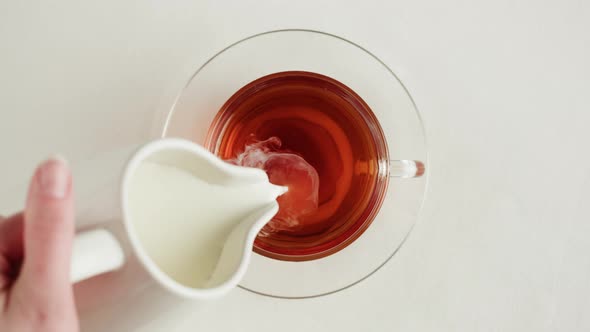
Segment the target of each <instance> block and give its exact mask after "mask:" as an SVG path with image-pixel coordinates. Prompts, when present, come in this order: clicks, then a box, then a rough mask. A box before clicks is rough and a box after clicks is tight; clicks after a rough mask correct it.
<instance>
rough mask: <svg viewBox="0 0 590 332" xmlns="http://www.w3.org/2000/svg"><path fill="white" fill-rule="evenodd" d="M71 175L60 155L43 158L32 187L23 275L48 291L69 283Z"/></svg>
mask: <svg viewBox="0 0 590 332" xmlns="http://www.w3.org/2000/svg"><path fill="white" fill-rule="evenodd" d="M73 210H74V209H73V199H72V179H71V173H70V170H69V167H68V165H67V163H66V162H65V161H64V160H63V159H61V158H52V159H49V160H47V161H45V162H43V163H42V164H41V165H40V166H39V167H38V168H37V170H36V171H35V175H34V176H33V179H32V181H31V184H30V187H29V193H28V197H27V203H26V208H25V214H24V250H25V252H24V254H25V257H24V262H23V268H22V273H21V276H23V277H24V278H25V279H29V280H31V281H32V282H33V283H34V284H35V285H37V287H40V288H41V289H43V292H47V291H49V290H51V289H54V290H63V289H64V286H66V287H69V285H70V281H69V272H70V256H71V248H72V238H73V234H74V211H73Z"/></svg>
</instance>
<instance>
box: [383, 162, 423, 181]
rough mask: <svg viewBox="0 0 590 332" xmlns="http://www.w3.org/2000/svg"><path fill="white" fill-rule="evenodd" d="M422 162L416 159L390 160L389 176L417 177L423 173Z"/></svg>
mask: <svg viewBox="0 0 590 332" xmlns="http://www.w3.org/2000/svg"><path fill="white" fill-rule="evenodd" d="M424 171H425V168H424V163H423V162H421V161H418V160H390V161H389V176H391V177H396V178H404V179H405V178H417V177H420V176H422V175H424Z"/></svg>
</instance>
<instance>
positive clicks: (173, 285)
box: [71, 139, 286, 299]
mask: <svg viewBox="0 0 590 332" xmlns="http://www.w3.org/2000/svg"><path fill="white" fill-rule="evenodd" d="M91 168H92V169H90V170H87V172H88V173H86V174H83V175H81V176H75V178H74V181H75V189H76V199H77V202H78V203H82V204H78V205H79V206H81V207H80V208H78V211H77V218H78V220H79V221H82V222H83V223H84V224H92V225H100V223H101V222H103V221H105V220H111V221H112V220H120V221H121V222H122V223H123V224H124V227H125V230H126V233H125V235H124V236H126V237H127V238H125V239H117V238H115V236H113V234H111V233H110V232H109V231H107V230H105V229H102V228H98V229H92V230H87V231H84V232H81V233H78V234H77V235H76V239H75V241H74V249H73V256H72V267H71V280H72V282H78V281H81V280H84V279H86V278H89V277H92V276H96V275H99V274H102V273H105V272H109V271H113V270H116V269H118V268H120V267H121V266H123V265H124V264H125V261H126V257H125V254H124V252H123V250H122V248H121V245H120V241H126V242H127V243H129V244H130V247H131V253H130V254H131V255H135V256H137V258H138V260H139V261H140V262H141V263H142V264H143V265H144V267H145V268H146V269H147V271H148V272H149V274H150V275H151V277H152V278H153V279H155V281H156V282H158V283H160V284H161V285H162V286H164V287H165V288H167V289H168V290H170V291H172V292H174V293H176V294H178V295H181V296H184V297H188V298H196V299H208V298H214V297H218V296H221V295H223V294H225V293H227V292H228V291H230V290H231V289H233V288H234V287H235V286H236V285H237V284H238V283H239V281H240V280H241V278H242V277H243V276H244V274H245V272H246V269H247V266H248V264H249V261H250V257H251V254H252V246H253V243H254V239H255V238H256V235H257V233H258V232H259V231H260V229H261V228H262V227H263V226H264V225H265V224H266V223H267V222H268V221H270V219H271V218H272V217H273V216H274V215H275V214H276V213H277V211H278V203H277V202H276V198H277V197H278V196H279V195H281V194H283V193H284V192H285V191H286V188H285V187H281V186H275V185H273V184H271V183H270V182H269V181H268V177H267V175H266V173H265V172H264V171H262V170H260V169H254V168H244V167H239V166H234V165H231V164H229V163H226V162H224V161H222V160H221V159H219V158H217V157H216V156H215V155H213V154H211V153H210V152H209V151H207V150H206V149H205V148H203V147H202V146H200V145H197V144H195V143H192V142H190V141H186V140H181V139H161V140H156V141H152V142H150V143H147V144H142V145H140V146H133V147H128V148H124V149H120V150H119V151H113V152H112V153H111V154H110V155H108V156H104V157H102V158H101V159H99V160H97V161H95V162H93V163H92V165H91ZM90 174H92V176H89V175H90ZM84 203H85V204H84ZM128 255H129V254H128Z"/></svg>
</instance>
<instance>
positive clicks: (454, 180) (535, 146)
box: [0, 0, 590, 332]
mask: <svg viewBox="0 0 590 332" xmlns="http://www.w3.org/2000/svg"><path fill="white" fill-rule="evenodd" d="M287 27H302V28H310V29H317V30H324V31H328V32H331V33H334V34H338V35H341V36H343V37H346V38H348V39H350V40H352V41H355V42H357V43H359V44H361V45H363V46H364V47H366V48H367V49H369V50H371V51H372V52H374V53H375V54H376V55H377V56H379V57H381V58H382V59H383V60H384V61H385V62H386V63H387V64H388V65H389V66H390V67H391V68H392V69H393V70H394V71H395V72H396V73H397V74H398V76H399V77H400V78H401V80H402V81H403V82H404V84H405V85H406V86H407V87H408V89H409V91H410V93H411V94H412V95H413V97H414V99H415V100H416V103H417V105H418V107H419V108H420V110H421V112H422V115H423V117H424V121H425V125H426V131H427V136H428V141H429V144H430V145H429V148H430V153H431V154H430V157H431V160H430V163H429V165H428V172H429V174H430V187H429V191H428V197H427V201H426V203H425V206H424V211H423V214H422V217H421V219H420V221H419V223H418V225H417V227H415V229H414V231H413V233H412V234H411V236H410V238H409V240H408V241H407V242H406V244H405V245H404V247H403V249H402V250H401V251H400V252H399V253H398V255H397V256H396V257H395V258H394V259H393V260H392V261H391V262H390V263H388V264H387V265H386V266H385V267H384V268H383V269H382V270H381V271H380V272H379V273H377V274H376V275H374V276H372V277H371V278H369V279H368V280H366V281H364V282H362V283H361V284H359V285H357V286H355V287H353V288H351V289H348V290H346V291H343V292H340V293H338V294H335V295H331V296H328V297H323V298H316V299H311V300H295V301H292V300H291V301H289V300H279V299H271V298H266V297H261V296H258V295H254V294H251V293H248V292H246V291H243V290H241V289H238V290H236V291H235V292H233V293H232V294H231V295H229V296H228V297H226V298H223V299H221V300H219V301H216V302H212V303H193V302H180V301H176V300H172V301H170V302H169V303H168V304H166V305H165V307H164V309H158V312H159V314H150V315H143V316H141V315H140V316H138V317H134V316H133V314H132V313H133V312H134V309H135V308H136V307H139V306H142V305H146V304H149V303H152V302H153V301H154V300H152V299H151V298H145V296H144V295H142V293H139V294H137V295H136V296H131V295H127V296H123V294H124V292H117V294H109V297H113V298H117V296H120V297H122V298H125V300H126V301H127V302H125V301H123V300H121V301H122V302H120V303H127V304H125V305H122V304H121V305H119V306H116V305H104V306H101V307H97V308H94V309H93V310H91V311H88V310H87V308H86V309H84V308H83V307H81V309H80V310H81V316H82V317H81V321H82V327H83V331H259V332H264V331H269V332H270V331H273V332H274V331H316V330H317V331H361V330H362V331H588V330H590V200H589V199H590V153H589V150H588V143H589V142H590V131H589V130H588V129H587V128H588V123H589V122H590V60H589V59H590V2H588V1H583V0H579V1H574V0H566V1H557V0H555V1H533V0H528V1H511V0H499V1H484V0H481V1H458V0H449V1H424V0H419V1H368V0H365V1H354V2H353V1H320V0H316V1H307V0H305V1H303V0H301V1H271V0H259V1H209V2H206V1H197V0H192V1H163V0H154V1H113V0H105V1H93V2H90V1H73V0H65V1H2V2H0V151H1V152H2V159H1V163H0V165H1V166H0V170H1V172H0V212H3V213H4V214H6V213H9V212H12V211H14V210H17V209H20V208H21V206H22V202H23V199H24V190H25V188H24V186H23V185H22V184H23V183H24V182H25V181H26V179H27V177H28V176H29V174H30V173H31V171H32V170H33V168H34V165H35V163H36V162H37V161H39V160H40V159H42V158H43V157H45V156H46V155H48V154H50V153H52V152H56V151H57V152H61V153H63V154H65V155H66V156H68V157H69V159H70V160H72V163H74V164H75V163H76V162H78V161H82V160H84V159H86V158H88V157H90V156H93V155H95V154H97V153H99V152H101V151H107V150H109V149H111V148H113V147H115V146H118V145H120V144H125V143H129V142H136V141H140V140H144V139H147V138H150V137H153V128H154V126H157V119H158V115H157V114H159V113H161V112H162V111H165V110H166V109H167V108H168V107H169V106H170V104H171V103H172V99H173V98H174V96H175V94H176V92H177V91H178V90H179V89H180V88H181V87H182V85H183V84H184V82H185V81H186V79H187V78H188V77H189V76H190V74H191V73H192V72H193V71H194V70H195V69H196V68H197V67H198V66H199V65H200V64H202V63H203V62H204V61H205V60H206V59H207V58H208V57H210V56H211V55H212V54H214V53H215V52H216V51H218V50H220V49H221V48H223V47H224V46H226V45H228V44H229V43H231V42H234V41H236V40H238V39H240V38H242V37H245V36H248V35H250V34H254V33H258V32H262V31H266V30H272V29H277V28H287ZM154 119H156V120H154ZM83 296H84V294H81V293H80V291H78V294H77V297H78V298H79V299H80V298H82V297H83ZM80 301H82V302H83V300H82V299H80Z"/></svg>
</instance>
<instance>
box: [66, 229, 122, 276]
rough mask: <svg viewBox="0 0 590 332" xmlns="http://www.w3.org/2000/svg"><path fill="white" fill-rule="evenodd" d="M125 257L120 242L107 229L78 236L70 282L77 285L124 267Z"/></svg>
mask: <svg viewBox="0 0 590 332" xmlns="http://www.w3.org/2000/svg"><path fill="white" fill-rule="evenodd" d="M124 262H125V255H124V253H123V249H122V248H121V245H120V244H119V241H117V239H115V237H114V236H113V234H111V233H110V232H109V231H107V230H105V229H95V230H91V231H85V232H81V233H78V234H76V237H75V239H74V245H73V248H72V262H71V268H70V280H71V282H72V283H76V282H79V281H82V280H85V279H88V278H90V277H94V276H97V275H99V274H102V273H105V272H109V271H113V270H116V269H118V268H120V267H121V266H123V263H124Z"/></svg>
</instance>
